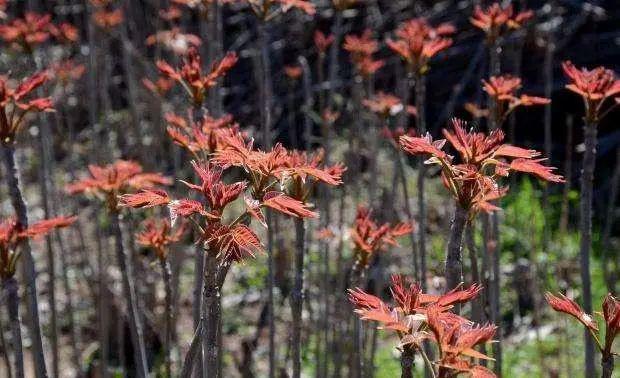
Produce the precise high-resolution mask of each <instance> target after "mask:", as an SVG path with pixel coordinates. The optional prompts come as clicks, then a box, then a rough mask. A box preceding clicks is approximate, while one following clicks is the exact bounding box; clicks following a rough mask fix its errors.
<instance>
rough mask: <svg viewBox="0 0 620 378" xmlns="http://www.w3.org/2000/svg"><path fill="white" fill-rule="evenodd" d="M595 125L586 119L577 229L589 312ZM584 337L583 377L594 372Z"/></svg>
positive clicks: (588, 339)
mask: <svg viewBox="0 0 620 378" xmlns="http://www.w3.org/2000/svg"><path fill="white" fill-rule="evenodd" d="M596 134H597V125H596V123H593V122H586V124H585V126H584V139H585V151H584V154H583V171H582V173H581V197H580V203H579V212H580V218H579V231H580V234H581V240H580V243H579V254H580V260H581V285H582V287H583V310H584V311H585V312H586V313H587V314H591V313H592V284H591V280H590V251H591V248H592V183H593V181H594V167H595V164H596V143H597V141H596ZM584 337H585V345H586V349H585V352H586V353H585V368H586V370H585V371H586V377H591V376H592V374H593V373H594V372H595V367H594V342H593V340H592V336H591V335H590V333H589V332H588V331H587V330H586V332H585V333H584Z"/></svg>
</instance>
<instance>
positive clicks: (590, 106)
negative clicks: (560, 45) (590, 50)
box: [562, 61, 620, 124]
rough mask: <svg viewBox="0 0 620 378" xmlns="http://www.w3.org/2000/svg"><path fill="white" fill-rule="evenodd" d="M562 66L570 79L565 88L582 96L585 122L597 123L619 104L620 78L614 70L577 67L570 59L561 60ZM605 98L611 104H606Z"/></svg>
mask: <svg viewBox="0 0 620 378" xmlns="http://www.w3.org/2000/svg"><path fill="white" fill-rule="evenodd" d="M562 68H563V69H564V74H565V75H566V77H568V79H569V80H570V83H569V84H568V85H566V88H567V89H569V90H570V91H571V92H574V93H576V94H578V95H580V96H581V97H582V98H583V102H584V105H585V111H586V114H585V120H586V122H587V123H589V124H593V123H598V122H599V121H600V120H601V119H602V118H604V117H605V116H606V115H607V114H608V113H609V112H611V111H612V110H613V109H614V108H616V107H617V106H618V105H619V104H620V79H618V77H617V76H616V73H615V72H614V71H612V70H610V69H607V68H605V67H596V68H594V69H592V70H588V69H586V68H577V67H575V66H574V65H573V64H572V63H571V62H570V61H566V62H563V63H562ZM607 100H612V104H611V105H609V106H607V103H608V101H607Z"/></svg>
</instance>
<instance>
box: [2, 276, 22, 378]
mask: <svg viewBox="0 0 620 378" xmlns="http://www.w3.org/2000/svg"><path fill="white" fill-rule="evenodd" d="M17 289H18V288H17V281H16V280H15V278H13V277H11V278H5V279H3V280H2V290H3V291H4V295H5V297H6V307H7V313H8V314H9V325H10V328H11V339H12V340H11V341H12V344H13V353H14V354H15V355H14V364H15V377H16V378H24V350H23V344H22V331H21V319H20V318H19V295H18V293H17ZM4 353H7V354H8V351H6V350H5V351H4Z"/></svg>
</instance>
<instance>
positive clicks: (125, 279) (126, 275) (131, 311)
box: [110, 211, 149, 378]
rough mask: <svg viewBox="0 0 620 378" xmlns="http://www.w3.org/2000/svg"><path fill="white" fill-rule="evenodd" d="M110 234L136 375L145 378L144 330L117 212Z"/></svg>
mask: <svg viewBox="0 0 620 378" xmlns="http://www.w3.org/2000/svg"><path fill="white" fill-rule="evenodd" d="M110 215H111V219H110V221H111V226H112V233H113V235H114V242H115V244H114V246H115V253H116V259H117V264H118V266H119V269H120V271H121V278H122V283H123V295H124V296H125V302H126V305H127V314H128V315H129V322H130V325H131V342H132V345H133V349H134V350H133V352H134V358H135V361H136V370H137V374H138V376H139V377H141V378H147V377H148V374H149V368H148V362H147V358H146V346H145V344H144V330H143V328H142V320H141V317H140V314H139V313H138V302H137V296H136V289H135V286H134V285H135V278H134V276H133V266H132V265H133V264H132V259H131V258H130V256H127V253H126V250H125V247H124V245H123V231H122V228H121V222H122V220H121V219H122V216H121V214H120V213H118V212H117V211H113V212H112V213H111V214H110Z"/></svg>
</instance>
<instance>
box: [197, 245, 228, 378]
mask: <svg viewBox="0 0 620 378" xmlns="http://www.w3.org/2000/svg"><path fill="white" fill-rule="evenodd" d="M227 273H228V265H225V263H221V261H220V258H219V257H218V256H217V255H216V254H215V253H213V251H210V250H208V249H207V250H205V278H204V292H203V296H204V298H203V303H202V322H203V324H204V328H205V329H204V332H203V335H202V351H203V377H205V378H206V377H208V378H219V369H218V368H219V359H220V358H221V353H222V351H221V350H220V345H219V343H218V338H219V336H218V334H219V328H220V327H219V326H220V322H221V319H222V286H223V285H224V280H225V278H226V274H227Z"/></svg>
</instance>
